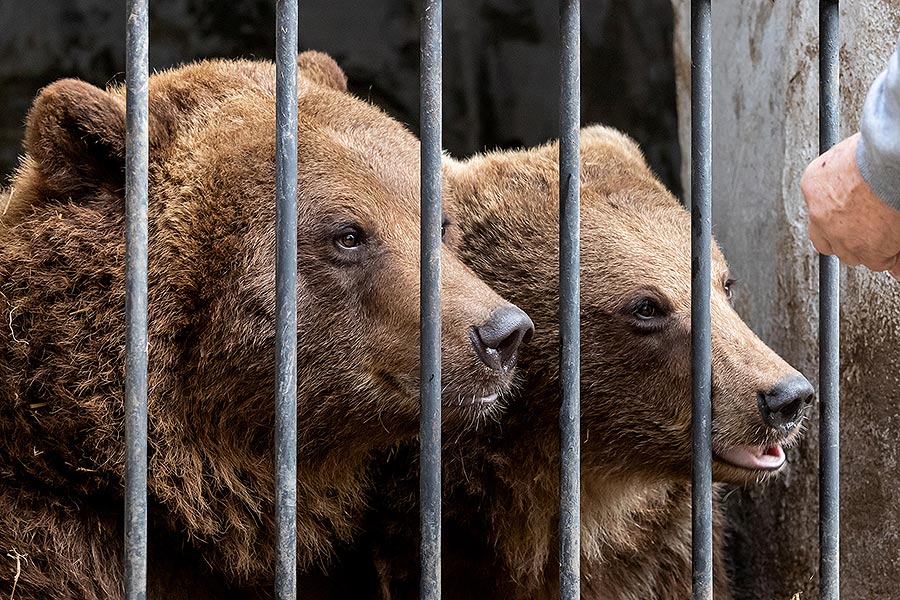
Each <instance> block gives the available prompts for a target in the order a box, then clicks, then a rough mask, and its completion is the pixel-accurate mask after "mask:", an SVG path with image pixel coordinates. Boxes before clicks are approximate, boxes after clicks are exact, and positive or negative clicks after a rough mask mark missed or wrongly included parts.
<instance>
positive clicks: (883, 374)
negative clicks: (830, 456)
mask: <svg viewBox="0 0 900 600" xmlns="http://www.w3.org/2000/svg"><path fill="white" fill-rule="evenodd" d="M673 3H674V6H675V11H676V78H677V82H678V95H679V115H680V118H679V129H680V137H681V141H682V147H683V148H684V149H685V152H684V156H685V157H686V159H685V160H684V161H683V171H682V173H683V176H684V177H683V181H684V182H685V187H686V189H688V190H689V187H690V184H689V176H688V175H689V168H690V167H689V156H690V152H689V151H687V149H688V148H690V9H689V3H688V2H685V1H684V0H673ZM817 28H818V3H817V2H775V1H774V0H745V1H743V2H728V3H725V2H718V3H713V57H714V58H713V61H714V62H713V87H714V92H713V128H714V130H713V155H714V157H715V158H714V166H713V203H714V208H713V221H714V229H713V231H714V235H715V236H716V238H717V239H718V241H719V243H720V244H721V245H722V246H723V248H724V250H725V253H726V256H727V257H728V258H729V262H730V264H731V267H732V270H733V271H734V273H735V276H736V277H737V279H738V280H739V282H740V283H739V286H740V287H739V291H738V293H737V304H738V309H739V311H740V312H741V314H742V315H743V316H744V317H745V319H746V320H747V321H748V322H749V323H750V325H751V327H753V329H754V330H755V331H756V332H757V333H759V334H760V335H761V337H762V338H763V339H764V340H766V341H767V342H768V343H769V344H770V345H771V346H772V347H773V348H775V349H776V350H777V351H779V352H780V353H782V355H783V356H785V357H786V358H787V359H788V360H789V361H790V362H792V364H794V365H795V366H797V367H798V368H800V369H801V370H802V371H803V372H804V373H805V374H807V376H809V377H810V378H811V379H813V378H817V377H818V373H817V329H818V328H817V313H818V311H817V306H818V292H817V287H818V286H817V281H818V261H817V259H816V255H815V254H814V251H813V248H812V246H811V244H810V243H809V242H808V240H807V237H806V212H805V207H804V204H803V200H802V198H801V196H800V191H799V180H800V176H801V175H802V173H803V169H804V168H805V166H806V164H807V163H808V162H809V161H810V160H812V159H813V158H814V157H815V156H816V154H817V148H818V121H817V119H818V58H817V56H818V55H817V52H818V29H817ZM898 33H900V5H898V4H897V3H896V2H895V0H862V1H860V2H849V3H842V9H841V55H840V56H841V77H842V83H841V93H842V132H843V134H844V135H849V134H851V133H853V132H854V131H856V129H857V126H858V117H859V112H860V109H861V106H862V103H863V100H864V98H865V93H866V91H867V89H868V85H869V84H870V83H871V81H872V80H873V79H874V78H875V76H876V75H877V74H878V72H879V71H880V70H881V69H883V67H884V64H885V61H886V59H887V57H888V56H889V54H890V52H891V51H892V50H893V48H894V45H895V42H896V40H897V35H898ZM841 294H842V307H841V366H842V379H841V393H842V407H841V410H842V415H841V422H842V431H841V449H842V463H841V469H842V472H841V486H842V497H841V519H842V522H841V536H842V539H841V562H842V573H841V591H842V598H844V599H845V600H856V599H860V600H861V599H868V600H877V599H882V598H883V599H888V598H890V599H896V598H900V377H898V373H900V370H898V367H900V283H897V282H894V281H893V280H892V279H890V278H889V277H888V276H887V275H880V274H872V273H870V272H867V271H866V270H864V269H862V268H851V269H846V268H845V269H844V271H843V273H842V289H841ZM817 428H818V422H817V421H816V420H813V421H811V422H810V423H809V432H808V433H807V435H806V437H805V438H804V440H803V443H802V444H801V445H800V446H799V447H798V448H795V449H793V450H791V451H790V452H789V454H788V457H789V460H790V464H789V466H788V468H787V469H786V471H785V472H784V473H783V474H782V475H781V476H780V477H779V478H778V479H777V480H776V481H774V482H771V483H769V484H768V485H767V486H765V487H763V488H755V489H752V490H746V491H737V492H736V493H734V494H733V495H732V496H731V497H730V498H729V501H728V502H729V511H730V514H731V515H732V517H733V520H734V523H735V528H734V531H733V532H732V536H731V539H730V557H731V559H732V561H733V564H734V570H735V583H736V597H737V598H746V599H748V600H749V599H753V600H762V599H764V600H769V599H783V600H789V599H790V598H791V597H792V595H793V594H795V593H798V592H802V598H810V599H811V598H815V597H817V591H818V590H817V578H816V571H817V561H818V530H817V527H818V522H817V518H818V512H817V510H818V509H817V502H818V479H817V477H818V475H817V469H818V459H817V446H816V444H817Z"/></svg>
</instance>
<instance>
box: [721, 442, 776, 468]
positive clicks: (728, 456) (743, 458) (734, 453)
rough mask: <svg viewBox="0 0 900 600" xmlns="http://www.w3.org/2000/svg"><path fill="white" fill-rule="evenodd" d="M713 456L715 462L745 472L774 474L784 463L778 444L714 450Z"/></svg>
mask: <svg viewBox="0 0 900 600" xmlns="http://www.w3.org/2000/svg"><path fill="white" fill-rule="evenodd" d="M713 454H714V456H715V458H716V460H718V461H720V462H723V463H726V464H728V465H730V466H732V467H737V468H739V469H744V470H747V471H766V472H775V471H778V470H780V469H781V468H782V467H783V466H784V464H785V462H786V458H785V455H784V449H783V448H782V447H781V445H780V444H771V445H768V446H750V445H747V446H734V447H732V448H728V449H726V450H714V451H713Z"/></svg>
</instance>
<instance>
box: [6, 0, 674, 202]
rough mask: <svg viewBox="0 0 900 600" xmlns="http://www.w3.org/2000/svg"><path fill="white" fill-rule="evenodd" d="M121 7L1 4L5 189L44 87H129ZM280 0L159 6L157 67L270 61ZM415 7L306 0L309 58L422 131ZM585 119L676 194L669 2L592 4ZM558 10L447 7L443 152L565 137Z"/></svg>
mask: <svg viewBox="0 0 900 600" xmlns="http://www.w3.org/2000/svg"><path fill="white" fill-rule="evenodd" d="M124 5H125V3H124V0H114V1H111V0H37V1H33V0H2V2H0V184H2V183H5V182H6V180H7V179H8V177H9V175H10V173H11V171H12V169H14V168H15V165H16V164H17V157H18V155H19V154H20V147H21V140H22V123H23V120H24V118H25V114H26V112H27V111H28V107H29V106H30V104H31V100H32V98H34V96H35V94H36V93H37V91H38V90H39V89H40V88H41V87H42V86H44V85H46V84H48V83H50V82H52V81H54V80H55V79H58V78H61V77H79V78H81V79H84V80H86V81H88V82H90V83H93V84H95V85H99V86H103V85H104V84H106V83H108V82H121V81H123V80H124V69H125V41H124V35H125V8H124ZM274 5H275V2H274V0H228V1H227V2H223V1H222V0H165V1H162V2H151V8H150V62H151V67H152V68H155V69H162V68H166V67H169V66H173V65H176V64H178V63H181V62H185V61H190V60H194V59H197V58H205V57H256V58H263V59H269V60H271V59H272V58H273V57H274V39H275V26H274V23H275V13H274V11H275V6H274ZM419 5H420V2H418V1H416V0H380V1H378V2H362V1H359V0H357V1H352V0H304V1H303V2H301V3H300V45H301V48H302V49H307V48H309V49H316V50H323V51H325V52H328V53H329V54H331V55H332V56H333V57H334V58H335V59H337V61H338V63H339V64H340V65H341V66H342V67H343V68H344V70H345V71H346V72H347V75H348V77H349V79H350V86H351V89H352V90H353V91H354V92H355V93H356V94H358V95H359V96H362V97H364V98H368V99H370V100H371V101H372V102H373V103H375V104H377V105H379V106H381V107H382V108H384V109H386V110H387V111H388V112H389V113H391V114H392V115H394V116H395V117H397V118H398V119H399V120H401V121H402V122H404V123H406V124H408V125H409V127H410V128H411V129H412V130H413V131H414V132H416V133H418V126H419V123H418V96H419V87H418V66H419V41H418V34H419V27H418V20H419ZM582 23H583V25H582V120H583V122H584V123H592V122H601V123H604V124H607V125H612V126H615V127H618V128H620V129H623V130H624V131H626V132H628V133H629V134H631V135H632V136H633V137H635V138H636V139H637V141H638V142H639V143H640V144H641V146H642V147H643V148H644V151H645V152H646V154H647V156H648V158H649V160H650V163H651V165H652V166H653V168H654V169H655V170H656V171H657V173H658V174H659V175H660V177H661V178H662V179H663V181H664V182H665V183H666V184H668V185H669V186H670V187H672V188H673V189H674V190H676V191H678V190H680V184H679V171H680V153H679V149H678V138H677V130H676V128H677V117H676V109H675V71H674V66H673V54H672V32H673V26H672V8H671V4H670V2H669V0H642V1H641V2H632V1H630V0H592V1H591V2H584V3H583V8H582ZM557 37H558V13H557V4H556V3H555V2H546V1H541V0H457V1H454V2H446V3H445V7H444V146H445V147H446V148H447V149H448V150H449V151H450V152H451V153H452V154H454V155H456V156H464V155H468V154H471V153H473V152H477V151H480V150H484V149H493V148H509V147H516V146H522V145H533V144H538V143H541V142H544V141H546V140H548V139H551V138H554V137H556V134H557V131H558V117H557V115H558V113H557V108H556V103H557V94H558V92H557V89H558V84H557V70H558V62H559V58H558V50H557Z"/></svg>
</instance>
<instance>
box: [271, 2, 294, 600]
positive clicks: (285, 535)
mask: <svg viewBox="0 0 900 600" xmlns="http://www.w3.org/2000/svg"><path fill="white" fill-rule="evenodd" d="M275 36H276V41H275V103H276V105H275V131H276V137H275V180H276V183H275V206H276V209H275V222H276V225H275V227H276V232H277V242H276V249H275V281H276V283H275V294H276V300H275V302H276V313H275V315H276V316H275V319H276V322H275V328H276V329H275V371H276V375H275V377H276V391H275V523H276V533H275V543H276V547H275V597H276V598H277V599H278V600H294V599H295V598H296V597H297V0H278V1H277V3H276V15H275Z"/></svg>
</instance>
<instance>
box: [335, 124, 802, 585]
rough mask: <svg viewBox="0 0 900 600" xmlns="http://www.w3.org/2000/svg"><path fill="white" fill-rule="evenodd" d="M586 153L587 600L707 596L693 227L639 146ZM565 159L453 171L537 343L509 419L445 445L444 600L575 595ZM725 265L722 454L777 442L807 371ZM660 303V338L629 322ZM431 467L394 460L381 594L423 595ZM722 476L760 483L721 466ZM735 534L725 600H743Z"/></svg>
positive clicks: (593, 135)
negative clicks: (698, 541)
mask: <svg viewBox="0 0 900 600" xmlns="http://www.w3.org/2000/svg"><path fill="white" fill-rule="evenodd" d="M582 152H583V156H582V210H581V218H582V224H581V234H582V271H581V273H582V283H581V290H582V296H581V297H582V312H581V314H582V334H581V340H582V354H581V356H582V361H581V374H582V388H581V389H582V396H581V407H582V408H581V414H582V420H581V431H582V467H581V475H582V486H581V531H582V534H581V544H582V546H581V547H582V576H583V578H582V593H583V597H584V598H589V599H596V600H647V599H651V598H653V599H663V600H670V599H671V600H676V599H677V600H683V599H684V598H688V597H690V589H691V570H690V559H691V550H690V548H691V522H690V514H691V502H690V474H691V462H690V459H691V436H690V431H691V409H690V405H691V391H690V390H691V387H690V381H691V378H690V358H689V357H690V273H691V270H690V264H691V261H690V243H689V239H690V236H689V232H690V217H689V215H688V214H687V212H685V211H684V210H683V209H682V208H681V207H680V206H679V204H678V203H677V201H676V200H675V199H674V198H673V197H672V195H671V194H670V193H669V192H668V191H667V190H666V189H665V188H664V187H663V186H662V185H661V184H660V183H659V182H658V181H657V180H656V178H655V177H654V176H653V174H652V173H651V171H650V169H649V168H648V167H647V165H646V163H645V162H644V159H643V157H642V155H641V153H640V151H639V149H638V148H637V146H636V145H635V144H634V143H633V142H632V141H631V140H629V139H628V138H626V137H625V136H623V135H621V134H619V133H618V132H615V131H613V130H609V129H605V128H600V127H592V128H587V129H585V130H583V132H582ZM557 158H558V146H557V145H555V144H553V145H548V146H545V147H542V148H538V149H535V150H526V151H521V152H500V153H492V154H487V155H484V156H479V157H475V158H473V159H471V160H469V161H466V162H463V163H456V162H453V161H448V163H447V179H448V183H449V184H451V185H452V186H453V197H454V203H455V205H454V208H455V210H456V215H457V218H458V220H459V227H460V229H461V230H462V232H463V235H462V240H461V249H460V251H461V254H462V256H463V259H464V261H465V262H466V263H467V264H469V265H470V266H471V267H472V268H473V270H474V271H475V272H476V273H477V274H479V276H481V277H482V278H483V279H484V280H485V281H486V282H488V283H489V284H491V285H492V286H494V287H495V289H497V290H498V291H499V292H500V293H501V294H505V295H506V296H507V297H509V298H510V299H511V300H513V301H514V302H517V303H518V304H519V305H520V306H522V307H523V308H524V309H525V310H527V311H528V312H529V314H531V315H532V317H533V319H534V322H535V327H536V329H535V331H536V333H535V338H534V340H533V341H532V343H531V344H530V345H529V347H528V349H526V350H525V351H524V352H523V355H522V357H521V360H520V366H521V368H522V369H523V371H524V372H525V376H526V380H525V382H524V385H523V386H522V393H521V395H520V397H519V398H517V399H515V400H513V401H512V402H511V404H510V406H509V408H508V413H507V414H505V415H504V418H503V420H502V422H500V423H498V424H492V423H487V424H486V426H485V427H484V428H483V429H482V430H481V431H480V432H478V433H477V434H475V435H471V434H467V435H465V436H450V437H449V439H448V440H447V442H446V444H445V452H444V458H445V490H446V491H445V503H444V507H445V518H444V562H443V582H444V597H445V598H450V599H453V598H497V599H500V598H502V599H504V600H506V599H535V598H546V599H548V600H549V599H551V598H556V597H558V592H557V590H558V569H557V548H558V544H559V537H558V533H557V531H558V515H559V508H558V506H559V498H558V489H559V488H558V480H559V479H558V478H559V408H558V406H559V396H558V388H559V377H558V364H559V354H558V352H559V350H558V348H559V345H558V325H557V310H558V292H557V290H558V287H557V285H558V284H557V281H558V250H557V244H558V168H557ZM713 255H714V258H713V281H712V286H713V298H712V314H713V316H712V322H713V331H712V336H713V363H714V365H713V368H714V371H713V372H714V378H713V379H714V380H713V396H714V424H713V430H714V434H713V443H714V446H716V447H718V448H723V447H730V446H732V445H740V444H751V443H752V444H764V443H772V442H774V441H775V440H776V437H777V436H775V434H774V433H773V432H771V431H766V430H765V428H764V427H763V424H762V421H761V418H760V415H759V412H758V410H757V405H756V396H757V391H758V390H760V389H768V386H771V385H773V384H774V383H775V382H776V381H778V380H780V379H781V378H782V377H784V376H786V375H790V374H794V373H796V372H795V371H794V370H793V369H792V368H791V367H790V366H789V365H787V364H785V362H784V361H783V360H781V358H779V357H778V356H777V355H776V354H775V353H774V352H772V351H771V350H770V349H769V348H767V347H766V346H765V345H764V344H763V343H762V342H761V341H760V340H759V339H758V338H757V337H756V336H755V335H754V334H753V333H752V332H751V331H750V330H749V329H748V328H747V326H746V325H745V324H744V323H743V322H742V321H741V319H740V318H739V317H738V315H737V314H736V313H735V312H734V310H733V308H732V307H731V305H730V303H729V300H728V298H727V297H726V292H725V289H724V281H725V279H726V278H727V267H726V264H725V261H724V259H723V257H722V255H721V253H720V252H719V251H718V249H714V252H713ZM648 293H650V294H654V295H656V296H657V297H658V298H661V299H663V300H664V301H665V303H667V304H668V305H669V306H670V308H671V311H672V312H671V317H669V318H668V320H667V322H666V323H667V324H666V325H665V327H664V328H663V329H660V330H656V331H652V332H647V331H639V330H638V329H636V325H635V323H634V321H633V318H632V317H631V313H630V310H631V308H630V307H631V306H632V303H633V302H634V301H635V300H636V299H638V298H641V297H643V296H645V295H646V294H648ZM795 435H796V431H792V432H791V434H790V435H789V436H787V438H786V439H783V440H781V441H783V442H785V443H791V441H792V440H793V438H794V437H795ZM414 461H415V450H414V448H404V449H402V450H400V451H399V452H397V453H395V454H392V455H390V456H388V457H387V460H386V462H385V466H383V467H382V472H381V475H380V479H381V480H382V481H383V485H384V486H385V487H386V489H387V491H386V493H385V494H384V497H383V498H381V500H380V502H381V503H380V504H378V505H377V506H376V508H375V510H374V512H373V515H372V517H371V523H370V528H371V531H370V534H369V537H368V538H366V539H364V540H361V541H360V542H359V544H358V547H359V548H360V554H366V553H367V552H370V551H371V552H372V553H374V556H375V563H376V566H377V568H378V570H379V572H380V574H381V576H380V581H379V582H378V583H377V584H376V585H375V587H376V588H377V590H378V591H377V592H376V593H375V594H374V595H375V596H380V597H382V598H392V599H394V600H396V599H398V598H403V599H406V598H414V597H416V596H417V566H416V551H417V549H416V544H415V534H414V532H415V531H416V528H417V525H416V523H417V521H416V518H415V517H416V514H417V507H416V489H417V488H416V486H415V476H414V472H411V471H410V464H414ZM404 473H405V474H406V475H405V476H404V475H403V474H404ZM714 476H715V477H716V479H717V480H719V481H724V482H735V483H744V482H747V481H748V480H752V479H754V478H756V477H757V476H758V475H757V474H756V473H755V472H752V471H742V470H741V469H738V468H736V467H732V466H728V465H726V464H724V463H722V462H720V461H718V460H716V461H715V465H714ZM720 518H721V517H718V516H717V519H720ZM718 523H719V524H718V525H717V526H716V531H717V534H716V565H715V566H716V598H727V597H728V596H729V594H728V586H727V575H726V574H725V572H724V567H723V562H722V551H721V547H722V536H721V522H720V521H719V522H718ZM357 558H358V556H357ZM363 560H364V559H363ZM351 569H352V567H351Z"/></svg>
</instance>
